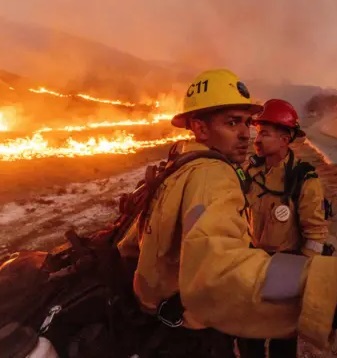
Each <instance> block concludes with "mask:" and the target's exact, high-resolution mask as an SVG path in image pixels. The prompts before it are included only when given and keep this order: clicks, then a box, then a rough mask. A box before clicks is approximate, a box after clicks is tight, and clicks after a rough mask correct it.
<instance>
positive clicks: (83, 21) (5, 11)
mask: <svg viewBox="0 0 337 358" xmlns="http://www.w3.org/2000/svg"><path fill="white" fill-rule="evenodd" d="M0 15H2V16H4V17H6V18H9V19H13V20H17V21H20V22H30V23H34V24H38V25H43V26H48V27H52V28H57V29H61V30H64V31H67V32H70V33H73V34H78V35H81V36H85V37H87V38H91V39H94V40H100V41H101V42H103V43H105V44H108V45H111V46H113V47H116V48H118V49H120V50H123V51H127V52H129V53H132V54H134V55H137V56H139V57H142V58H144V59H155V60H170V61H182V62H185V63H191V64H192V63H197V64H199V65H204V66H220V65H221V66H227V67H230V68H232V69H233V70H235V71H239V72H240V74H242V75H243V76H249V77H260V78H261V77H265V78H266V79H273V78H277V79H284V80H290V81H297V82H298V81H300V82H302V83H313V84H322V85H337V66H336V63H337V21H336V19H337V0H250V1H249V0H233V1H229V0H122V1H116V0H1V2H0ZM0 37H1V35H0Z"/></svg>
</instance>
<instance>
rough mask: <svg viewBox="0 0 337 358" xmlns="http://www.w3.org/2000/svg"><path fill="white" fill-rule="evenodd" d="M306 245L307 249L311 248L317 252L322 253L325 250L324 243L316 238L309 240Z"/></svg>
mask: <svg viewBox="0 0 337 358" xmlns="http://www.w3.org/2000/svg"><path fill="white" fill-rule="evenodd" d="M304 247H305V248H306V249H309V250H312V251H315V252H317V253H319V254H321V253H322V252H323V247H324V245H323V244H321V243H320V242H317V241H315V240H307V241H306V243H305V245H304Z"/></svg>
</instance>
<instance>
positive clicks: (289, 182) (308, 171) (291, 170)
mask: <svg viewBox="0 0 337 358" xmlns="http://www.w3.org/2000/svg"><path fill="white" fill-rule="evenodd" d="M294 160H295V156H294V152H293V151H292V150H290V152H289V160H288V162H287V163H286V165H285V178H284V190H283V191H277V190H272V189H269V188H268V187H267V186H265V185H264V184H262V183H260V182H259V181H257V180H256V179H255V177H251V175H250V174H249V169H250V168H252V167H255V168H258V167H260V166H262V165H263V164H264V162H265V159H264V158H263V157H259V156H257V155H253V156H251V157H250V158H249V166H248V168H247V169H246V171H245V174H246V178H247V181H248V184H246V186H248V187H249V186H250V185H251V183H252V182H253V181H254V182H255V183H256V184H257V185H259V186H260V188H261V189H262V190H263V191H262V193H261V194H259V197H262V196H263V195H265V194H267V193H270V194H272V195H275V196H280V197H281V202H282V203H283V204H285V205H289V200H292V201H293V203H294V205H295V208H296V210H297V208H298V201H299V197H300V194H301V190H302V186H303V184H304V182H305V181H306V180H309V179H311V178H318V175H317V173H316V172H315V167H314V166H312V165H311V164H310V163H308V162H302V161H301V160H298V161H297V163H296V164H295V165H294ZM322 205H323V208H324V219H325V220H328V219H329V218H330V217H332V216H333V212H332V202H331V201H329V200H328V199H327V198H325V197H324V200H323V203H322ZM334 251H335V249H334V247H333V246H332V245H331V244H328V243H325V244H324V248H323V253H322V254H323V255H324V256H332V254H333V252H334Z"/></svg>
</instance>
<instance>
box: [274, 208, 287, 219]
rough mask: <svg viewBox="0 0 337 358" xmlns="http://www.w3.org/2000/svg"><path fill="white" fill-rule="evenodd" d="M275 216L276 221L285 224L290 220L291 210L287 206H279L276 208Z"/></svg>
mask: <svg viewBox="0 0 337 358" xmlns="http://www.w3.org/2000/svg"><path fill="white" fill-rule="evenodd" d="M274 215H275V218H276V220H278V221H280V222H285V221H287V220H289V217H290V209H289V207H288V206H287V205H279V206H277V207H276V208H275V211H274Z"/></svg>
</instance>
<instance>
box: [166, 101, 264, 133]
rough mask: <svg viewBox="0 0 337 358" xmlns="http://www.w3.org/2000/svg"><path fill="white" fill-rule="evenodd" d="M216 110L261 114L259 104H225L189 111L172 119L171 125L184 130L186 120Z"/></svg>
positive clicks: (261, 108) (261, 107)
mask: <svg viewBox="0 0 337 358" xmlns="http://www.w3.org/2000/svg"><path fill="white" fill-rule="evenodd" d="M218 109H228V110H230V109H233V110H235V109H237V110H240V109H241V110H248V111H249V112H250V114H251V115H255V114H258V113H260V112H262V110H263V106H262V105H259V104H252V103H247V104H243V103H242V104H241V103H240V104H226V105H219V106H213V107H207V108H203V109H197V110H194V111H190V112H185V113H179V114H177V115H175V116H174V117H173V118H172V120H171V124H172V125H173V126H175V127H178V128H186V125H187V120H188V119H191V118H192V117H195V116H196V115H197V114H204V113H207V112H213V111H215V110H218Z"/></svg>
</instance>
